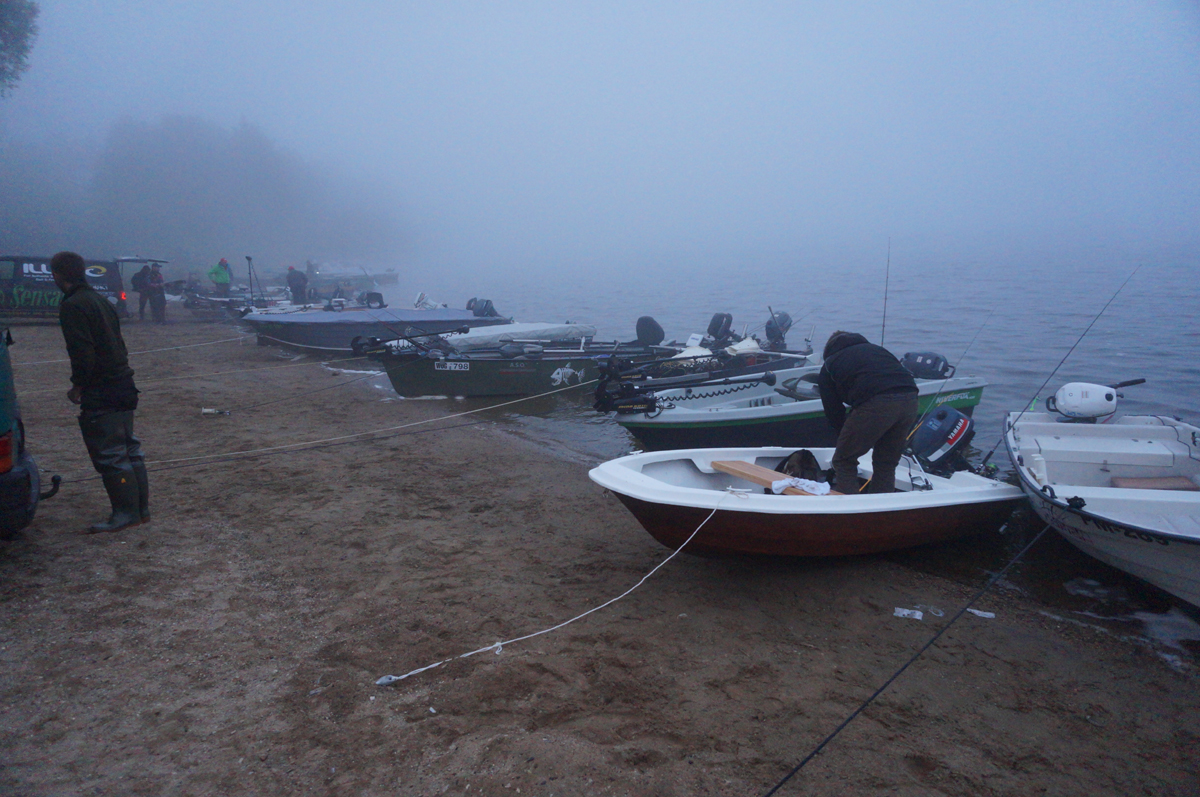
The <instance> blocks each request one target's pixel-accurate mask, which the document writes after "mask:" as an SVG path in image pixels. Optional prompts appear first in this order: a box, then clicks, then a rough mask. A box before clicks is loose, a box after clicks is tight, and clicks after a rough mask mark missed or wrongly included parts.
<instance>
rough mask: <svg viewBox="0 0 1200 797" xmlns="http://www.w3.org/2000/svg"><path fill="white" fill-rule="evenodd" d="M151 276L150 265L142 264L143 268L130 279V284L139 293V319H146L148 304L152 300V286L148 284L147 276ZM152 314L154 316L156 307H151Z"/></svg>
mask: <svg viewBox="0 0 1200 797" xmlns="http://www.w3.org/2000/svg"><path fill="white" fill-rule="evenodd" d="M149 276H150V267H149V266H142V270H141V271H139V272H137V273H136V274H134V275H133V277H132V278H131V279H130V280H129V284H130V285H131V286H133V289H134V290H135V291H137V295H138V321H145V320H146V304H147V303H148V302H149V301H150V288H148V287H147V286H146V278H147V277H149ZM150 315H151V317H153V315H154V308H153V307H152V308H150Z"/></svg>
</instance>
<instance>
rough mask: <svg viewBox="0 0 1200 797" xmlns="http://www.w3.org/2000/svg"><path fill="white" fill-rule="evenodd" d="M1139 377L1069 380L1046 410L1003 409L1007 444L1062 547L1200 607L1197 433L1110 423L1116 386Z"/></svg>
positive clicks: (1128, 419)
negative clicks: (1114, 382)
mask: <svg viewBox="0 0 1200 797" xmlns="http://www.w3.org/2000/svg"><path fill="white" fill-rule="evenodd" d="M1138 381H1144V380H1136V381H1135V382H1134V383H1124V384H1122V385H1116V386H1106V385H1092V384H1087V383H1080V382H1075V383H1071V384H1068V385H1066V386H1064V387H1063V388H1062V389H1060V390H1059V391H1058V393H1057V394H1056V395H1055V396H1054V397H1053V398H1051V399H1049V400H1048V401H1047V402H1046V404H1047V408H1048V409H1049V410H1050V412H1032V411H1027V412H1019V413H1018V412H1014V413H1010V414H1009V416H1008V421H1007V423H1006V424H1005V438H1004V440H1005V444H1006V446H1007V447H1008V453H1009V456H1010V457H1011V458H1012V461H1013V465H1014V466H1015V467H1016V470H1017V474H1018V476H1019V477H1020V480H1021V487H1022V489H1024V491H1025V494H1026V495H1028V496H1029V500H1030V501H1031V502H1033V507H1034V509H1035V510H1036V511H1037V514H1038V516H1039V517H1041V518H1042V520H1044V521H1045V522H1046V523H1048V524H1050V525H1051V526H1053V527H1054V529H1055V530H1056V531H1058V532H1059V533H1060V534H1061V535H1062V536H1063V537H1065V538H1066V539H1067V541H1068V542H1070V543H1071V544H1072V545H1074V546H1075V547H1076V548H1078V549H1079V550H1081V551H1083V552H1084V553H1086V554H1089V555H1090V556H1094V557H1095V558H1097V559H1099V560H1100V561H1102V562H1105V563H1107V564H1109V565H1112V566H1113V567H1116V568H1119V569H1121V570H1124V571H1125V572H1127V573H1130V574H1132V575H1134V576H1137V577H1138V578H1141V579H1144V580H1146V581H1148V582H1150V583H1151V584H1154V585H1155V586H1157V587H1160V588H1162V589H1164V590H1166V591H1167V592H1170V593H1171V594H1172V595H1175V596H1176V597H1179V598H1181V599H1183V600H1185V601H1187V602H1188V603H1190V604H1192V605H1193V606H1200V428H1197V427H1196V426H1193V425H1191V424H1188V423H1184V422H1183V421H1180V420H1178V419H1176V418H1170V417H1167V416H1162V415H1126V416H1122V417H1116V416H1115V415H1114V413H1115V411H1116V400H1117V398H1118V397H1119V395H1120V394H1119V393H1117V388H1120V387H1126V386H1128V385H1129V384H1136V383H1137V382H1138ZM1101 419H1103V420H1101ZM1098 420H1101V422H1097V421H1098Z"/></svg>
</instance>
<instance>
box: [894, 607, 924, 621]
mask: <svg viewBox="0 0 1200 797" xmlns="http://www.w3.org/2000/svg"><path fill="white" fill-rule="evenodd" d="M892 616H894V617H911V618H912V619H914V620H923V619H924V618H925V615H924V613H922V612H919V611H917V610H916V609H901V608H900V607H899V606H897V607H896V609H895V611H893V612H892Z"/></svg>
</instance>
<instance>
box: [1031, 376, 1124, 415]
mask: <svg viewBox="0 0 1200 797" xmlns="http://www.w3.org/2000/svg"><path fill="white" fill-rule="evenodd" d="M1117 397H1118V394H1117V391H1116V388H1113V387H1110V386H1108V385H1093V384H1091V383H1089V382H1068V383H1067V384H1065V385H1063V386H1062V387H1060V388H1059V389H1058V392H1057V393H1055V394H1054V395H1053V396H1051V397H1050V398H1048V399H1046V409H1048V410H1049V411H1050V412H1057V413H1058V414H1060V415H1065V416H1066V417H1068V418H1078V419H1093V418H1103V417H1105V416H1106V415H1112V414H1113V413H1114V412H1116V411H1117Z"/></svg>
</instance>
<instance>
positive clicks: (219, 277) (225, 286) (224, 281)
mask: <svg viewBox="0 0 1200 797" xmlns="http://www.w3.org/2000/svg"><path fill="white" fill-rule="evenodd" d="M208 278H209V279H210V280H212V283H213V287H214V288H216V291H217V296H221V297H227V296H229V283H230V282H232V281H233V269H231V268H230V267H229V261H228V260H226V259H225V258H221V262H220V263H217V264H216V265H215V266H213V267H212V268H211V269H209V271H208Z"/></svg>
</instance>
